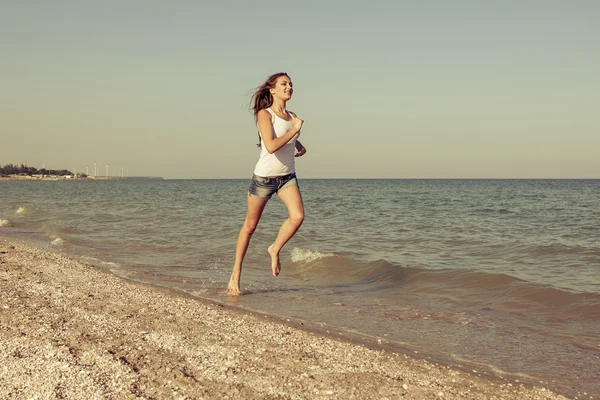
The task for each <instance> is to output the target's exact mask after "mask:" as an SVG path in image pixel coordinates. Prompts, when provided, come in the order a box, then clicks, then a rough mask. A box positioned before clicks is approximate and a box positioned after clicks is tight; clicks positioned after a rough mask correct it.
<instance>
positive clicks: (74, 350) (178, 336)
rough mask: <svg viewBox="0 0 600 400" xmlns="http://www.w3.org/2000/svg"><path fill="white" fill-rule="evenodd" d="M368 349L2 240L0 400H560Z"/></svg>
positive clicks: (549, 394)
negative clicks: (234, 399) (35, 399)
mask: <svg viewBox="0 0 600 400" xmlns="http://www.w3.org/2000/svg"><path fill="white" fill-rule="evenodd" d="M233 301H234V300H233ZM366 344H367V343H366V342H364V343H362V344H361V341H360V340H358V339H351V338H346V337H341V336H337V335H335V334H327V333H326V332H323V331H321V330H319V329H312V328H310V327H308V326H303V325H302V323H298V322H295V321H289V320H286V319H285V318H283V317H276V316H269V315H264V314H260V313H257V312H253V311H248V310H244V309H241V308H236V307H235V305H231V306H230V305H223V304H219V303H217V302H214V301H210V300H206V299H199V298H197V297H194V296H191V295H189V294H186V293H183V292H179V291H176V290H174V289H169V288H164V287H158V286H153V285H150V284H146V283H140V282H136V281H130V280H126V279H124V278H120V277H117V276H116V275H113V274H111V273H110V272H108V271H105V270H100V269H98V268H95V267H92V266H90V265H87V264H85V263H83V262H80V261H76V260H74V259H72V258H70V257H67V256H65V255H62V254H56V253H51V252H47V251H44V250H40V249H37V248H35V247H33V246H30V245H26V244H22V243H20V242H16V241H14V240H10V239H6V238H0V348H1V349H2V351H0V360H1V361H2V365H3V367H2V368H1V369H0V371H1V372H0V383H1V384H0V397H3V398H4V397H6V398H13V397H17V398H22V397H27V398H31V397H33V396H36V395H37V396H41V397H60V396H64V397H66V398H91V397H98V398H123V397H124V398H128V397H131V398H152V397H154V398H167V397H168V398H173V397H175V398H188V399H196V398H215V397H216V398H225V396H230V397H233V396H235V397H240V398H245V399H259V398H281V399H287V398H289V399H293V398H298V399H303V398H328V399H331V398H340V399H345V398H348V399H351V398H355V399H363V398H364V399H369V398H390V399H392V398H411V399H431V398H442V399H467V398H468V399H549V400H550V399H565V397H563V396H561V395H558V394H555V393H553V392H551V391H549V390H547V389H544V388H540V387H531V386H528V385H525V384H523V383H515V382H512V383H511V382H509V381H507V380H503V379H501V378H495V377H489V376H481V375H480V374H477V373H472V372H469V371H465V370H464V369H463V368H460V366H452V365H442V364H437V363H433V362H430V361H427V360H424V359H419V358H415V357H411V356H410V355H407V354H399V353H393V352H390V351H387V350H384V349H382V348H375V346H366ZM368 347H373V349H369V348H368ZM76 382H77V383H76Z"/></svg>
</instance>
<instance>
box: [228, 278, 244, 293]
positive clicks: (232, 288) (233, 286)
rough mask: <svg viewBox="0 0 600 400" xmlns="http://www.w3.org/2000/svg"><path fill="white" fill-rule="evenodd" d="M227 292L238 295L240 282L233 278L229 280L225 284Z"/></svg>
mask: <svg viewBox="0 0 600 400" xmlns="http://www.w3.org/2000/svg"><path fill="white" fill-rule="evenodd" d="M227 293H229V294H231V295H233V296H239V295H240V294H241V292H240V282H239V281H234V280H233V279H230V280H229V284H228V285H227Z"/></svg>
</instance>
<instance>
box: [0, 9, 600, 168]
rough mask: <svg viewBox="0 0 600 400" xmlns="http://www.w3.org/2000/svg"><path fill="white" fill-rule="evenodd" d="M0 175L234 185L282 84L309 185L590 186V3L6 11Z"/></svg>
mask: <svg viewBox="0 0 600 400" xmlns="http://www.w3.org/2000/svg"><path fill="white" fill-rule="evenodd" d="M0 7H1V12H0V48H1V49H2V59H1V61H0V83H1V84H0V102H1V107H0V113H1V115H0V137H1V139H0V164H6V163H23V162H26V163H27V164H28V165H31V166H35V167H38V168H40V167H42V165H45V166H46V167H47V168H68V169H73V168H75V169H76V170H77V171H82V172H85V170H86V166H87V167H89V170H90V172H92V170H93V163H94V162H96V163H97V164H98V165H99V166H102V168H100V171H101V172H102V174H104V172H105V168H104V165H106V164H109V165H110V172H111V174H116V173H117V172H118V173H120V169H121V167H124V168H127V169H129V174H130V175H159V176H164V177H167V178H247V177H249V176H251V174H252V169H253V168H254V164H255V162H256V159H257V158H258V148H257V147H256V146H255V143H256V128H255V126H254V121H253V117H252V114H250V113H249V112H248V104H249V98H250V95H251V93H252V89H253V88H255V87H256V86H258V85H260V84H261V83H262V82H263V81H264V79H265V78H266V77H267V76H268V75H269V74H271V73H274V72H278V71H286V72H288V73H289V74H290V76H291V78H292V80H293V83H294V86H295V94H294V97H293V99H292V101H291V102H290V103H288V108H289V109H290V110H293V111H295V112H297V113H298V114H299V115H300V116H301V117H302V118H304V119H305V121H306V122H305V125H304V128H303V132H302V136H301V140H302V142H303V144H304V145H305V146H306V147H307V150H308V153H307V154H306V156H304V157H303V158H301V159H298V160H297V163H296V167H297V171H298V175H299V176H300V177H304V178H335V177H352V178H355V177H361V178H371V177H384V178H600V150H599V149H600V112H598V105H599V104H600V98H599V97H600V74H599V72H598V71H600V2H598V1H592V0H590V1H582V0H574V1H570V2H566V1H556V0H545V1H543V0H535V1H528V0H524V1H519V2H517V1H508V0H507V1H494V2H483V1H466V0H456V1H441V0H439V1H433V0H430V1H421V2H413V1H378V0H373V1H348V0H345V1H341V0H332V1H295V2H291V1H282V2H272V3H271V2H250V1H220V2H199V1H197V2H192V1H172V2H165V1H142V0H139V1H127V0H121V1H113V0H110V1H108V0H105V1H85V2H84V1H75V0H73V1H66V0H63V1H52V2H44V1H26V0H24V1H19V2H9V1H3V2H2V5H1V6H0Z"/></svg>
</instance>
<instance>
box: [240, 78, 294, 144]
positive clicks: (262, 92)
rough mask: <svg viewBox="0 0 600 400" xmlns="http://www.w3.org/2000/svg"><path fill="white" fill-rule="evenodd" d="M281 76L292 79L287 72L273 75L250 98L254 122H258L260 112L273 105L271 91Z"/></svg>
mask: <svg viewBox="0 0 600 400" xmlns="http://www.w3.org/2000/svg"><path fill="white" fill-rule="evenodd" d="M280 76H287V77H288V79H291V78H290V76H289V75H288V74H287V73H286V72H278V73H276V74H273V75H271V76H269V77H268V78H267V80H266V81H265V82H264V83H263V84H262V85H260V86H259V87H257V88H256V91H255V92H254V94H253V95H252V97H251V98H250V104H251V105H252V106H251V107H250V110H252V112H253V113H254V120H255V121H258V112H259V111H260V110H264V109H267V108H269V107H271V106H272V105H273V96H271V89H273V88H274V87H275V84H276V83H277V79H278V78H279V77H280ZM257 146H258V147H260V132H258V144H257Z"/></svg>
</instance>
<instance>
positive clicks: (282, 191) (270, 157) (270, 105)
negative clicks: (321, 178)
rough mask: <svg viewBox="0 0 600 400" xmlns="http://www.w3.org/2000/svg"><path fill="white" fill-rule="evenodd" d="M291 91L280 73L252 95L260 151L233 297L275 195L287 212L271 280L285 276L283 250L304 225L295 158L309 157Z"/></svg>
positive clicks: (274, 248)
mask: <svg viewBox="0 0 600 400" xmlns="http://www.w3.org/2000/svg"><path fill="white" fill-rule="evenodd" d="M293 92H294V91H293V89H292V80H291V79H290V77H289V76H288V75H287V74H286V73H285V72H279V73H277V74H273V75H271V76H269V77H268V78H267V80H266V81H265V83H263V84H262V85H261V86H260V87H259V88H258V89H257V91H256V92H255V93H254V95H253V96H252V100H251V102H252V103H253V106H252V110H253V111H254V118H255V119H256V124H257V126H258V139H259V144H258V146H259V147H260V148H261V150H260V157H259V159H258V162H257V163H256V167H255V168H254V174H253V176H252V182H251V183H250V189H249V190H248V211H247V213H246V220H245V221H244V225H243V226H242V229H241V230H240V234H239V236H238V240H237V245H236V249H235V264H234V265H233V271H232V273H231V278H230V280H229V285H228V291H229V293H231V294H234V295H239V294H240V276H241V275H242V262H243V261H244V256H245V255H246V250H248V245H249V244H250V238H251V237H252V234H253V233H254V230H255V229H256V226H257V225H258V221H259V220H260V216H261V215H262V212H263V210H264V208H265V205H266V204H267V201H269V199H270V198H271V196H272V195H273V193H277V196H279V198H280V199H281V201H282V202H283V204H285V206H286V207H287V210H288V213H289V218H288V219H286V220H285V221H284V222H283V224H282V225H281V228H280V229H279V234H278V235H277V238H276V239H275V242H273V244H272V245H270V246H269V248H268V249H267V251H268V252H269V255H270V256H271V269H272V271H273V276H277V275H279V272H280V271H281V263H280V262H279V252H280V251H281V248H282V247H283V246H284V245H285V244H286V243H287V241H288V240H290V238H291V237H292V236H294V234H295V233H296V231H297V230H298V228H300V225H301V224H302V221H303V220H304V205H303V204H302V196H301V195H300V190H299V188H298V181H297V179H296V170H295V157H300V156H303V155H304V154H305V153H306V149H305V148H304V146H302V144H301V143H300V141H299V140H298V136H299V135H300V129H301V128H302V124H303V123H304V121H303V120H301V119H300V118H298V116H296V114H294V113H292V112H289V111H288V110H287V109H286V104H287V102H288V101H289V100H290V99H291V98H292V93H293Z"/></svg>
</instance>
